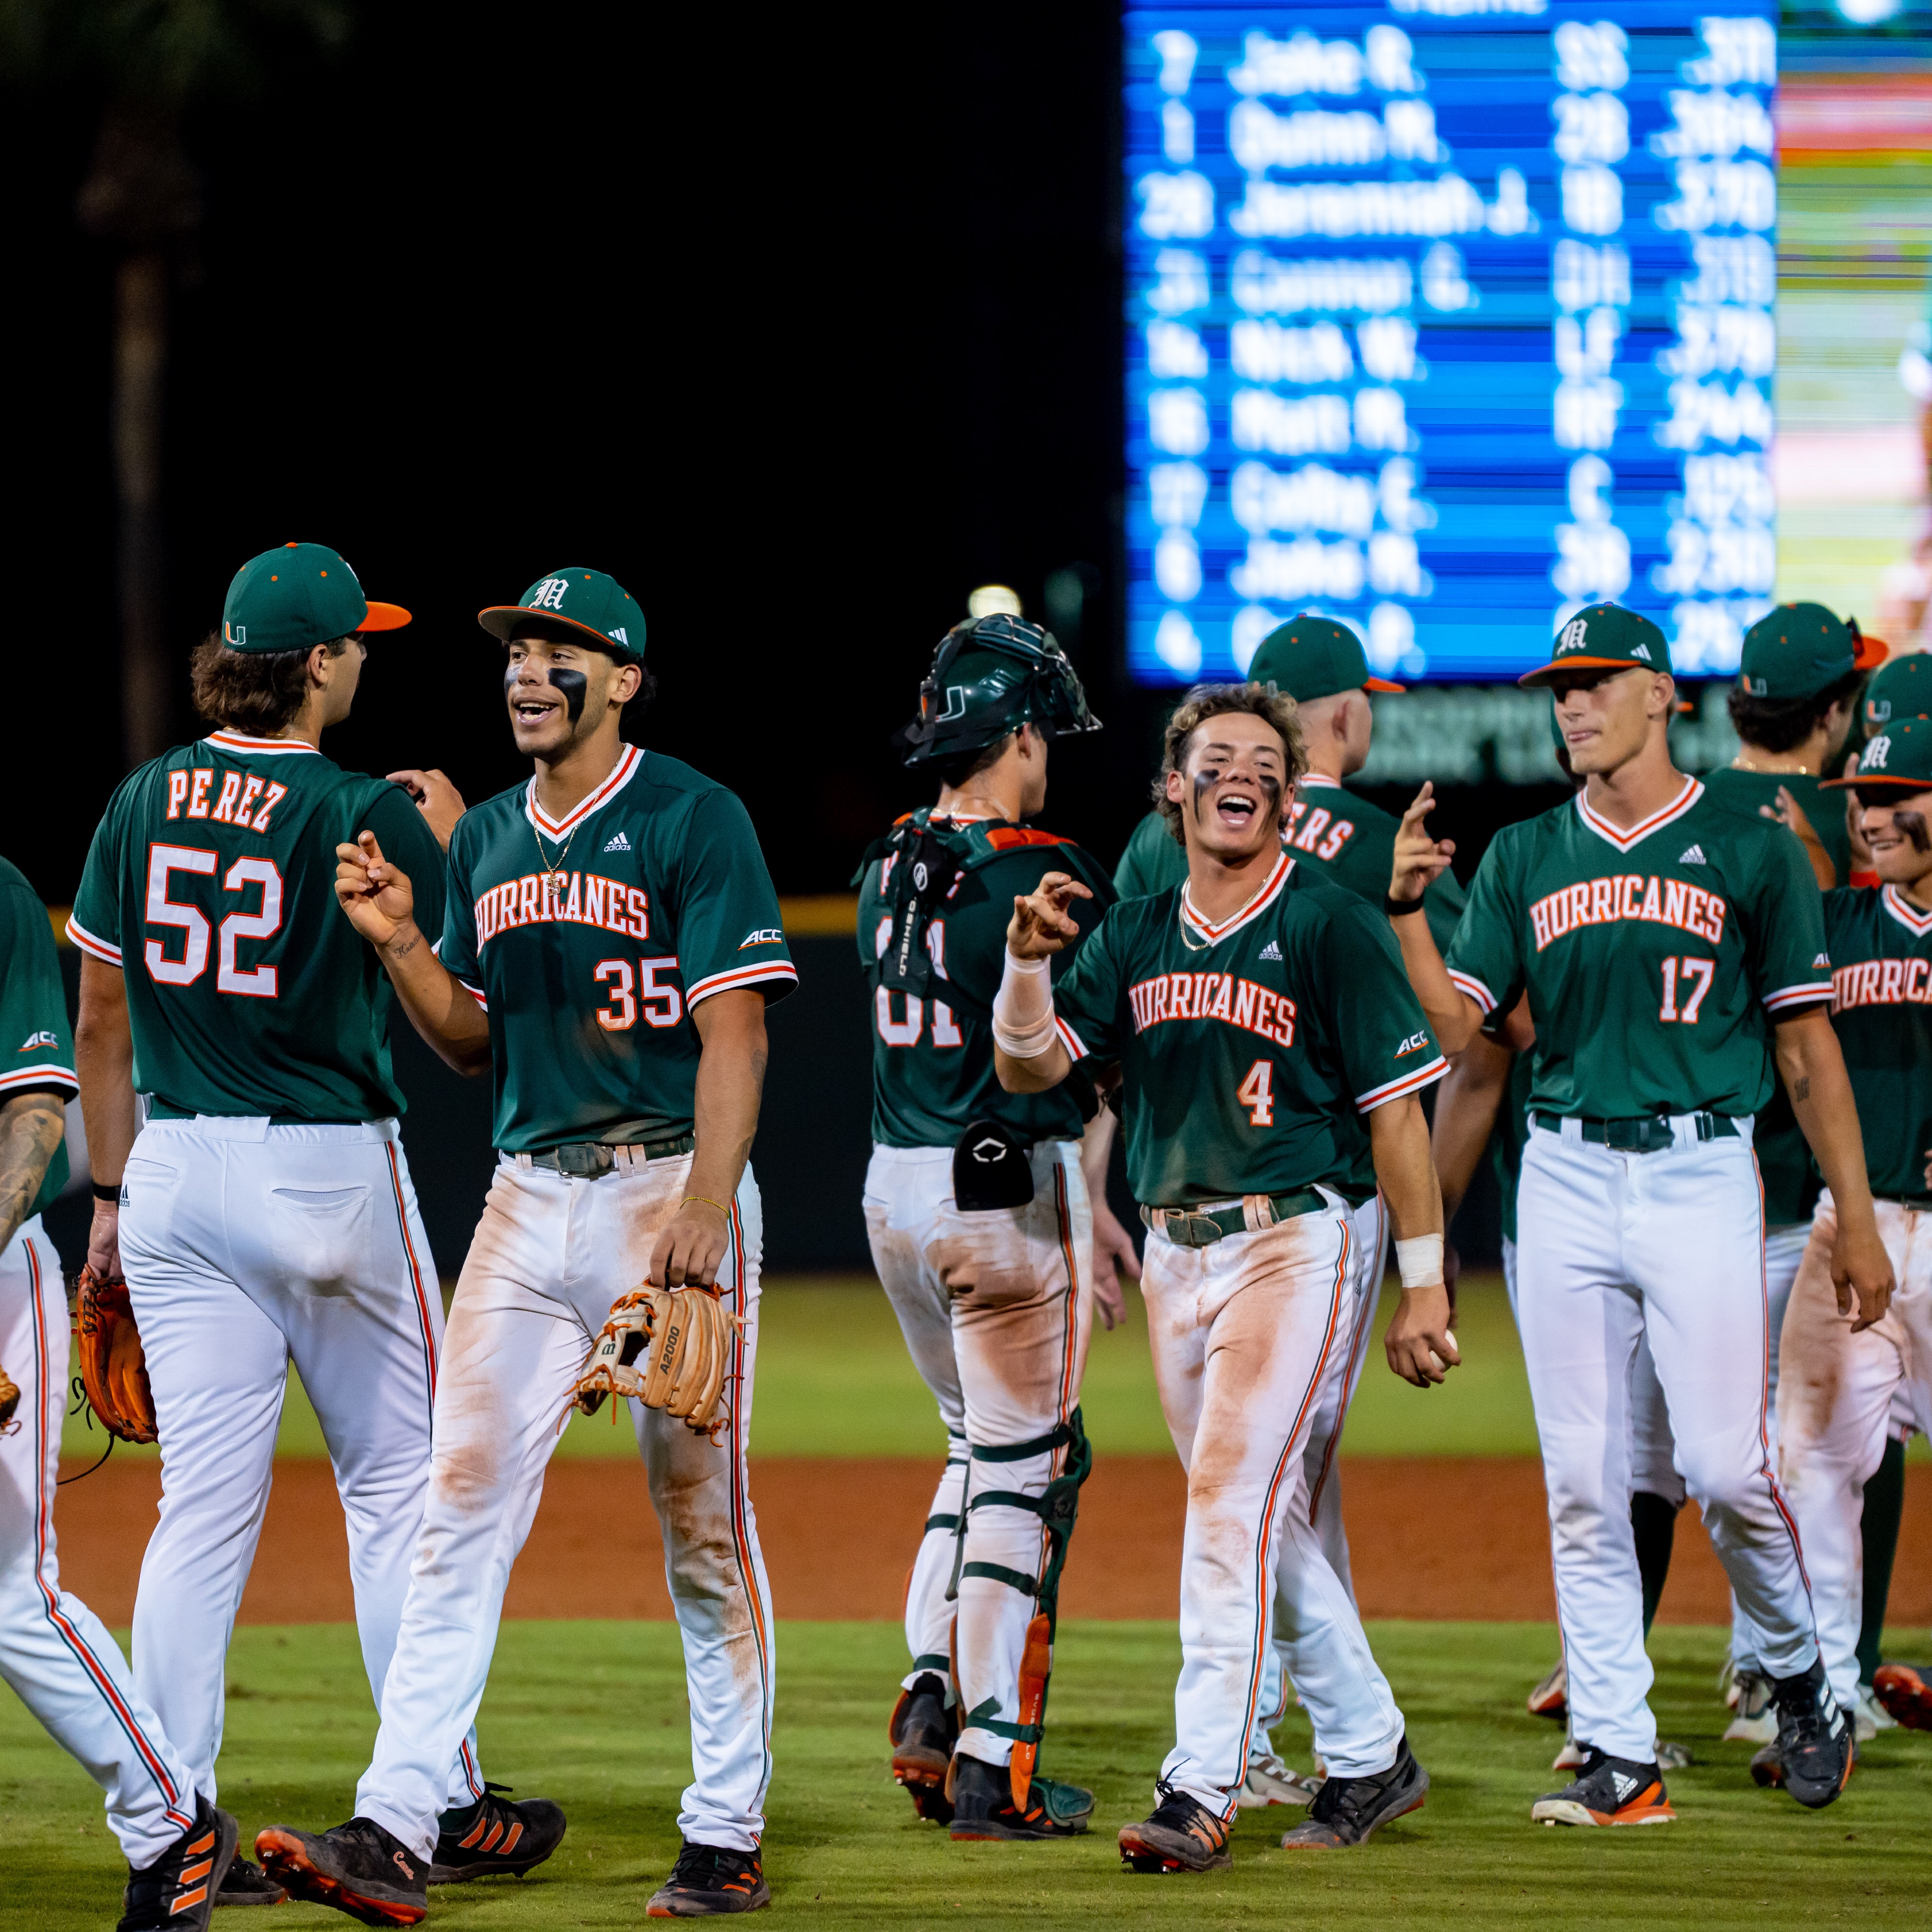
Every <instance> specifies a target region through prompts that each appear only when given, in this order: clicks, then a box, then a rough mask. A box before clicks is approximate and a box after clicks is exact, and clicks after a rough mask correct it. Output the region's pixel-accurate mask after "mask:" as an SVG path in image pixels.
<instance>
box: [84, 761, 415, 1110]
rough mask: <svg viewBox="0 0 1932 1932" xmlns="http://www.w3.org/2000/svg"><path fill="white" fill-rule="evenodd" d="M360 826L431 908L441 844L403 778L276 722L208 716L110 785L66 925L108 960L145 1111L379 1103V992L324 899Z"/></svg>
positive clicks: (383, 1057)
mask: <svg viewBox="0 0 1932 1932" xmlns="http://www.w3.org/2000/svg"><path fill="white" fill-rule="evenodd" d="M364 831H369V832H374V834H375V835H376V838H377V841H378V843H379V844H380V845H381V847H382V848H383V856H384V857H385V858H387V859H393V860H394V861H395V862H396V863H397V864H398V865H401V868H403V870H404V871H405V872H407V874H409V876H410V880H411V881H412V882H413V883H414V884H415V886H416V893H417V903H418V904H419V906H423V905H425V904H427V905H428V907H431V908H433V909H434V913H437V914H439V915H440V912H441V910H442V904H443V854H442V853H440V851H439V850H437V843H436V840H435V838H434V836H433V835H431V832H430V829H429V828H428V826H427V825H426V824H425V823H424V822H423V817H422V813H420V812H419V811H417V809H416V807H415V805H413V804H412V803H411V802H410V796H409V794H408V793H407V792H405V791H404V790H401V788H400V787H398V786H395V785H392V784H389V783H388V782H387V781H385V780H383V779H381V778H368V777H365V776H364V775H362V774H361V773H359V772H345V771H344V769H342V768H341V766H339V765H338V764H335V763H333V762H332V761H331V760H329V759H327V758H325V757H323V755H322V754H321V753H320V751H317V750H316V748H314V745H305V744H303V743H302V742H300V741H299V740H298V739H292V738H248V737H245V736H242V734H241V733H239V732H235V731H214V732H211V733H209V734H208V736H207V737H205V738H204V739H200V740H199V742H196V743H195V744H192V745H180V746H178V747H177V748H175V750H173V751H169V752H166V753H165V754H163V756H162V757H158V758H156V759H154V760H151V761H150V762H149V763H147V764H145V765H143V766H141V768H140V769H139V770H138V771H136V772H133V774H131V775H130V776H129V777H128V778H126V779H125V780H124V781H122V784H121V787H120V789H119V790H118V791H117V792H115V794H114V796H113V799H112V801H111V802H110V803H109V805H108V807H107V816H106V817H104V818H103V819H102V820H101V824H100V826H99V828H98V829H97V830H96V832H95V835H94V844H93V846H92V849H91V850H89V853H88V855H87V867H86V871H85V872H84V873H83V874H82V877H81V881H80V895H79V896H78V897H77V898H76V899H75V901H74V915H73V916H72V917H71V919H69V920H68V937H69V938H71V939H72V940H73V941H74V944H76V945H77V946H78V947H81V948H82V949H83V950H85V951H86V952H88V953H92V955H93V956H95V958H96V959H100V960H103V961H104V962H106V963H107V965H110V966H118V967H119V968H121V971H122V974H123V978H124V983H125V986H126V988H127V1013H128V1017H129V1019H130V1022H132V1025H133V1037H134V1085H135V1086H136V1088H137V1089H138V1090H139V1091H140V1092H142V1093H143V1094H148V1095H149V1096H151V1099H152V1101H153V1103H154V1107H155V1109H156V1111H157V1112H158V1113H160V1115H162V1116H163V1117H164V1118H166V1117H168V1116H178V1115H193V1114H224V1115H265V1114H266V1115H268V1116H269V1118H270V1119H271V1120H275V1121H374V1120H383V1119H386V1118H388V1117H389V1116H390V1115H397V1114H400V1113H401V1112H402V1111H403V1109H404V1105H405V1103H404V1099H403V1096H402V1091H401V1089H400V1088H398V1086H397V1085H396V1082H395V1076H394V1075H393V1073H392V1072H391V1070H390V1065H389V1015H390V1012H391V1009H392V1005H393V1003H394V999H395V995H394V994H393V992H392V990H391V989H390V986H389V980H388V977H387V976H386V974H384V973H383V969H382V967H381V965H380V963H379V962H378V961H377V958H376V956H375V954H374V953H373V952H372V951H371V950H370V948H369V947H368V946H366V945H365V944H364V943H363V941H362V938H361V937H360V936H359V935H358V933H357V932H356V929H355V928H354V927H353V926H351V925H350V923H349V921H348V920H347V918H345V917H344V915H343V913H342V910H341V907H340V906H338V904H337V903H336V898H335V867H336V858H335V848H336V847H337V846H338V845H339V844H345V843H347V842H348V841H352V840H353V839H354V838H356V835H357V834H358V833H359V832H364Z"/></svg>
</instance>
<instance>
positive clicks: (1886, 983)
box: [1832, 959, 1932, 1013]
mask: <svg viewBox="0 0 1932 1932" xmlns="http://www.w3.org/2000/svg"><path fill="white" fill-rule="evenodd" d="M1928 980H1932V960H1926V959H1861V960H1858V962H1855V964H1854V965H1849V966H1841V967H1840V968H1838V970H1837V971H1835V973H1833V974H1832V1012H1834V1013H1844V1012H1846V1011H1847V1010H1849V1009H1850V1008H1851V1007H1903V1006H1913V1005H1917V1006H1932V984H1928V983H1927V982H1928Z"/></svg>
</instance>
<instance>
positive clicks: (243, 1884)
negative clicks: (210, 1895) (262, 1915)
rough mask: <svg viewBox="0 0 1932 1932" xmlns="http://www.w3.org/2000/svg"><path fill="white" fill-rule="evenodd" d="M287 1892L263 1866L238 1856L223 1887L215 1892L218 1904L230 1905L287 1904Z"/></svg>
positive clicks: (230, 1867)
mask: <svg viewBox="0 0 1932 1932" xmlns="http://www.w3.org/2000/svg"><path fill="white" fill-rule="evenodd" d="M288 1897H289V1895H288V1894H287V1892H285V1891H284V1890H283V1889H282V1888H281V1886H280V1885H278V1884H277V1883H276V1882H275V1880H274V1879H272V1878H271V1877H270V1876H269V1874H268V1873H266V1872H265V1871H264V1870H263V1869H262V1867H260V1865H258V1864H254V1863H252V1862H251V1861H250V1860H248V1859H247V1858H237V1859H236V1860H235V1861H234V1862H233V1864H230V1865H229V1867H228V1875H227V1876H226V1877H225V1878H224V1879H223V1880H222V1881H221V1889H220V1891H217V1893H216V1894H214V1903H215V1904H216V1905H217V1906H229V1905H285V1904H287V1903H288Z"/></svg>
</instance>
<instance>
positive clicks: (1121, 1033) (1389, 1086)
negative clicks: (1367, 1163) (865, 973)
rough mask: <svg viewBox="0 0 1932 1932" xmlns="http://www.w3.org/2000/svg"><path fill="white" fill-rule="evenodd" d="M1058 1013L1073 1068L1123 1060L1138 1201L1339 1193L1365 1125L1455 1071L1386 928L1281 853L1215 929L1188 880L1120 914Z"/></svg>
mask: <svg viewBox="0 0 1932 1932" xmlns="http://www.w3.org/2000/svg"><path fill="white" fill-rule="evenodd" d="M1054 1008H1055V1020H1056V1023H1057V1025H1058V1030H1059V1034H1060V1037H1061V1040H1062V1041H1063V1042H1064V1044H1065V1046H1066V1047H1067V1051H1068V1052H1070V1054H1072V1055H1073V1058H1074V1059H1075V1060H1076V1061H1082V1060H1085V1059H1086V1058H1088V1057H1089V1056H1090V1055H1091V1057H1092V1058H1094V1060H1096V1061H1098V1062H1100V1063H1102V1064H1105V1063H1106V1062H1108V1061H1118V1062H1119V1063H1120V1064H1121V1074H1122V1084H1123V1110H1122V1111H1123V1118H1124V1121H1125V1122H1126V1126H1127V1178H1128V1181H1129V1183H1130V1185H1131V1186H1132V1187H1133V1192H1134V1196H1135V1198H1136V1199H1137V1200H1139V1201H1141V1202H1143V1203H1145V1205H1148V1206H1149V1207H1155V1208H1181V1207H1189V1206H1192V1205H1195V1204H1196V1203H1199V1202H1204V1201H1218V1200H1223V1199H1228V1198H1229V1197H1230V1196H1235V1195H1241V1194H1282V1193H1291V1192H1292V1191H1293V1190H1295V1189H1297V1188H1302V1187H1312V1186H1313V1185H1315V1184H1316V1183H1317V1182H1319V1183H1322V1184H1325V1185H1326V1186H1328V1187H1332V1188H1334V1189H1335V1190H1337V1192H1338V1193H1345V1194H1346V1193H1352V1191H1355V1189H1356V1184H1357V1177H1358V1172H1359V1154H1358V1148H1359V1142H1358V1139H1357V1136H1358V1135H1359V1133H1361V1126H1360V1121H1359V1117H1360V1116H1361V1115H1366V1114H1368V1113H1370V1112H1373V1110H1374V1109H1376V1108H1377V1107H1380V1106H1386V1105H1387V1104H1388V1103H1389V1102H1390V1101H1391V1100H1399V1099H1400V1098H1401V1097H1403V1095H1404V1094H1413V1093H1416V1092H1418V1091H1420V1090H1421V1088H1424V1087H1426V1086H1427V1085H1430V1082H1433V1081H1436V1080H1439V1079H1441V1078H1442V1076H1443V1075H1444V1074H1445V1073H1447V1072H1448V1068H1449V1064H1448V1061H1446V1060H1445V1059H1444V1058H1443V1057H1442V1052H1441V1050H1440V1049H1439V1048H1438V1046H1436V1040H1435V1038H1434V1036H1433V1034H1431V1033H1430V1031H1429V1028H1428V1025H1427V1022H1425V1021H1424V1019H1423V1017H1422V1010H1421V1007H1419V1006H1418V1005H1417V1004H1416V1000H1415V995H1414V993H1413V992H1411V991H1410V989H1409V981H1408V980H1407V978H1406V977H1405V976H1404V974H1403V968H1402V955H1401V952H1400V949H1399V948H1398V947H1397V944H1396V942H1395V937H1394V934H1393V933H1391V932H1390V930H1389V926H1388V920H1387V919H1385V917H1384V916H1382V913H1379V912H1377V911H1375V910H1373V909H1372V908H1370V907H1368V906H1366V905H1364V904H1363V903H1362V901H1361V900H1360V899H1359V898H1357V897H1356V896H1355V894H1353V893H1352V892H1345V891H1343V890H1342V889H1340V887H1339V886H1335V885H1333V884H1331V883H1329V882H1328V880H1325V879H1322V878H1319V877H1317V876H1316V874H1314V873H1313V872H1312V871H1309V870H1307V869H1306V868H1304V867H1303V866H1301V865H1300V864H1299V863H1298V862H1297V861H1296V860H1295V859H1292V858H1291V857H1290V856H1289V855H1288V854H1287V853H1283V855H1282V856H1281V858H1280V861H1279V862H1277V865H1276V867H1275V870H1274V873H1273V874H1272V875H1271V877H1270V878H1269V880H1268V883H1267V885H1266V886H1264V887H1263V888H1262V891H1261V892H1259V893H1258V894H1257V895H1256V897H1255V898H1253V900H1251V901H1250V902H1249V904H1247V906H1246V907H1244V909H1243V910H1241V911H1240V912H1238V913H1235V915H1234V916H1232V918H1230V919H1226V920H1224V921H1222V922H1220V923H1219V924H1214V923H1211V922H1209V921H1208V920H1206V919H1203V918H1202V917H1201V916H1200V915H1199V913H1196V911H1195V910H1194V907H1193V901H1192V899H1191V898H1190V895H1189V893H1188V891H1187V887H1186V886H1178V887H1176V888H1175V889H1173V890H1172V891H1169V892H1160V893H1157V894H1156V895H1154V896H1153V897H1151V898H1136V899H1130V900H1127V901H1123V902H1122V903H1121V904H1118V905H1117V906H1115V907H1113V909H1112V910H1111V911H1109V913H1108V914H1107V916H1106V918H1104V919H1102V921H1101V922H1100V928H1099V930H1098V931H1097V932H1095V933H1094V935H1093V936H1092V937H1091V938H1090V939H1088V941H1087V942H1086V943H1085V945H1083V946H1082V947H1081V949H1080V953H1079V957H1078V958H1077V959H1075V961H1074V962H1073V965H1072V966H1071V967H1070V968H1069V969H1068V971H1067V975H1066V977H1064V979H1063V980H1061V982H1060V983H1059V985H1058V986H1057V987H1056V988H1055V993H1054Z"/></svg>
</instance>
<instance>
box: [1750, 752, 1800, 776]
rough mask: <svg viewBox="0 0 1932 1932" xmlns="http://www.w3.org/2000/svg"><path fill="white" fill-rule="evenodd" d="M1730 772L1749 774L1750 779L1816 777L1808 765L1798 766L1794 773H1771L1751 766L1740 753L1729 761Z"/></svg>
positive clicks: (1759, 766)
mask: <svg viewBox="0 0 1932 1932" xmlns="http://www.w3.org/2000/svg"><path fill="white" fill-rule="evenodd" d="M1731 769H1732V770H1733V771H1734V772H1750V773H1751V775H1752V777H1754V778H1816V777H1817V772H1814V770H1813V769H1811V766H1809V765H1800V766H1798V768H1797V769H1796V770H1795V771H1789V772H1775V771H1772V770H1769V769H1767V768H1766V766H1763V765H1754V764H1753V763H1751V762H1750V760H1748V759H1747V758H1746V757H1745V754H1743V752H1742V751H1740V752H1739V754H1737V756H1736V757H1735V758H1733V760H1731Z"/></svg>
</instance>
